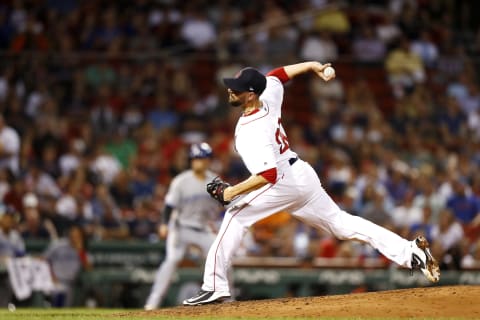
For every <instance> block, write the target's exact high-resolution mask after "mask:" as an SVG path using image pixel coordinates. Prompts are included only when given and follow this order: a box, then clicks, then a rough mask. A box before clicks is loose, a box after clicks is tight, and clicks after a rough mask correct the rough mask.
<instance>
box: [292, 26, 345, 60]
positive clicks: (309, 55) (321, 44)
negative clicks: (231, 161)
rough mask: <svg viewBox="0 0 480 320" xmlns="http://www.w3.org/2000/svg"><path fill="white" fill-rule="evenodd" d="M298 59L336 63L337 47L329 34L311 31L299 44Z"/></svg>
mask: <svg viewBox="0 0 480 320" xmlns="http://www.w3.org/2000/svg"><path fill="white" fill-rule="evenodd" d="M300 57H301V58H302V59H304V60H316V61H336V60H337V59H338V47H337V44H336V43H335V41H333V39H332V36H331V34H330V33H329V32H327V31H323V32H317V31H311V32H310V33H308V34H307V36H306V37H305V39H304V40H303V42H302V44H301V47H300Z"/></svg>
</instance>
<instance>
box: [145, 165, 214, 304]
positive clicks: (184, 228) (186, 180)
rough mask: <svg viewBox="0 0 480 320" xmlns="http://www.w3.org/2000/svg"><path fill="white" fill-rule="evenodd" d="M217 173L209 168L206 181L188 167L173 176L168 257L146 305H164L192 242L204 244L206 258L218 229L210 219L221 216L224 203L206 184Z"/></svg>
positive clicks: (169, 196)
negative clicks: (217, 199)
mask: <svg viewBox="0 0 480 320" xmlns="http://www.w3.org/2000/svg"><path fill="white" fill-rule="evenodd" d="M216 176H217V175H215V174H214V173H213V172H211V171H207V172H206V178H205V180H203V181H202V180H199V179H198V178H197V177H195V176H194V174H193V171H192V170H187V171H184V172H183V173H180V174H179V175H178V176H176V177H175V178H174V179H173V180H172V183H171V184H170V187H169V190H168V192H167V195H166V197H165V204H166V205H168V206H171V207H172V208H174V211H173V214H172V217H171V219H170V221H169V224H168V236H167V242H166V257H165V260H164V261H163V263H162V264H161V266H160V267H159V269H158V271H157V273H156V275H155V281H154V283H153V286H152V289H151V291H150V295H149V296H148V299H147V303H146V304H145V306H146V307H147V306H149V307H151V308H156V307H157V306H159V305H160V303H161V301H162V299H163V298H164V295H165V292H166V291H167V289H168V286H169V284H170V281H171V279H172V276H173V273H174V272H175V270H176V268H177V265H178V263H179V262H180V261H181V260H182V259H183V256H184V255H185V251H186V249H187V247H188V246H189V245H192V244H194V245H196V246H198V247H200V249H201V250H202V254H203V257H204V258H205V256H206V254H207V252H208V249H209V248H210V245H211V244H212V243H213V241H214V240H215V233H214V232H213V231H212V230H211V228H210V227H209V225H208V222H209V221H214V220H215V219H216V218H217V216H218V213H219V212H220V207H219V204H218V202H217V201H215V200H214V199H213V198H211V197H210V195H209V194H208V193H207V191H206V185H207V183H208V182H210V181H211V180H213V179H214V178H215V177H216Z"/></svg>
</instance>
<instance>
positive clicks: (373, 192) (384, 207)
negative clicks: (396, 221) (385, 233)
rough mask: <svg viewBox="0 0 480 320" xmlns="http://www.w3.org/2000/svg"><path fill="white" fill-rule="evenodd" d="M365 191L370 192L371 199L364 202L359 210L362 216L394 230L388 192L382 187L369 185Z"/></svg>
mask: <svg viewBox="0 0 480 320" xmlns="http://www.w3.org/2000/svg"><path fill="white" fill-rule="evenodd" d="M365 193H366V194H370V196H371V199H369V200H368V201H366V202H365V203H364V204H363V206H362V209H361V210H360V212H359V214H360V216H362V217H363V218H365V219H367V220H370V221H372V222H373V223H376V224H378V225H381V226H383V227H385V228H388V229H391V230H392V229H393V228H394V227H393V226H394V225H393V222H392V217H391V214H390V210H391V205H389V201H388V199H386V198H387V194H386V192H385V191H384V190H383V189H380V188H378V189H375V188H373V187H372V186H367V188H366V189H365Z"/></svg>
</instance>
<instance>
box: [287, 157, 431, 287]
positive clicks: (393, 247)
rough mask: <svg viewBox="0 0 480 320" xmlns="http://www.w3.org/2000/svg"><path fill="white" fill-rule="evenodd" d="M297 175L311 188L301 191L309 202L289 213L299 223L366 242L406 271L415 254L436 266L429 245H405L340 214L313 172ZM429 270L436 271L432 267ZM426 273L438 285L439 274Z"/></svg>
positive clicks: (395, 237)
mask: <svg viewBox="0 0 480 320" xmlns="http://www.w3.org/2000/svg"><path fill="white" fill-rule="evenodd" d="M300 175H301V176H302V178H303V179H305V181H306V182H307V183H306V184H305V185H306V186H307V185H308V186H310V187H306V188H305V190H304V191H303V193H304V194H307V195H308V196H309V199H308V201H307V202H306V203H305V205H304V206H302V207H301V208H299V209H298V210H296V211H295V212H292V213H293V215H295V216H297V217H298V218H299V219H301V220H303V221H305V222H307V223H309V224H310V225H313V226H315V227H317V228H320V229H322V230H325V231H327V232H329V233H331V234H333V235H334V236H336V237H337V238H339V239H342V240H358V241H363V242H366V243H368V244H370V245H371V246H372V247H374V248H375V249H377V250H379V251H380V252H381V253H382V254H383V255H385V256H386V257H387V258H388V259H390V260H392V261H394V262H395V263H397V264H399V265H401V266H404V267H407V268H412V267H414V266H413V265H412V263H414V262H413V256H414V254H416V255H417V256H421V258H422V260H424V262H425V264H427V263H428V261H430V263H434V264H436V262H435V261H434V259H433V257H432V256H431V254H430V252H429V250H428V243H427V244H425V243H423V242H422V243H418V242H416V241H408V240H406V239H404V238H402V237H400V236H399V235H397V234H396V233H394V232H392V231H390V230H387V229H385V228H383V227H381V226H379V225H376V224H374V223H372V222H371V221H368V220H366V219H363V218H361V217H358V216H354V215H351V214H349V213H347V212H345V211H343V210H341V209H340V208H339V207H338V205H337V204H336V203H335V202H334V201H333V200H332V198H330V196H329V195H328V194H327V193H326V192H325V190H324V189H323V187H322V186H321V184H320V180H319V179H318V177H317V175H316V174H315V171H314V170H313V169H312V168H311V167H310V166H307V167H305V168H303V172H302V173H301V174H300ZM312 187H313V188H312ZM431 267H432V268H435V266H431ZM437 268H438V266H437ZM421 270H422V272H423V273H425V272H426V271H428V270H425V268H423V269H421ZM429 272H430V273H432V274H430V275H428V274H426V275H427V277H428V278H429V279H430V280H432V281H438V280H435V279H434V278H436V277H437V276H436V273H438V270H430V271H428V272H427V273H429Z"/></svg>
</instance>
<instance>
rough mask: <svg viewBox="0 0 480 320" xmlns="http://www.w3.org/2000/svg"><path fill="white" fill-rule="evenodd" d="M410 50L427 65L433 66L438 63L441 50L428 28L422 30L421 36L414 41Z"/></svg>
mask: <svg viewBox="0 0 480 320" xmlns="http://www.w3.org/2000/svg"><path fill="white" fill-rule="evenodd" d="M410 50H411V51H412V52H414V53H416V54H417V55H418V56H419V57H420V58H421V59H422V61H423V63H424V65H425V67H427V68H432V67H434V66H435V65H436V63H437V60H438V56H439V50H438V46H437V44H436V43H435V42H434V41H433V39H432V35H431V33H430V32H429V31H428V30H422V31H420V35H419V37H418V38H417V39H415V40H413V41H412V43H411V47H410Z"/></svg>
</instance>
